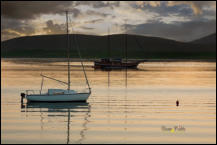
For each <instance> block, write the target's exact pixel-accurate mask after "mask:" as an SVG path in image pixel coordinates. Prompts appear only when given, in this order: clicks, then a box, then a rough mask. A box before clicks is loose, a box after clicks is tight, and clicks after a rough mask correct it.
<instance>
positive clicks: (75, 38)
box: [74, 35, 91, 92]
mask: <svg viewBox="0 0 217 145" xmlns="http://www.w3.org/2000/svg"><path fill="white" fill-rule="evenodd" d="M74 40H75V44H76V49H77V51H78V55H79V57H80V59H81V66H82V70H83V72H84V76H85V79H86V83H87V85H88V88H89V91H90V92H91V88H90V85H89V82H88V79H87V74H86V72H85V69H84V64H83V59H82V58H81V53H80V50H79V48H78V47H79V46H78V42H77V37H76V35H74Z"/></svg>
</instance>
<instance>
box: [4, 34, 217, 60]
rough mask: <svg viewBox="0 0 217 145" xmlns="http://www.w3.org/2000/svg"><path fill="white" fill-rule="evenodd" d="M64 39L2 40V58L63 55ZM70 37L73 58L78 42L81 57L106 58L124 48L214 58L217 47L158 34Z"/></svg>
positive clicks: (138, 54)
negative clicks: (178, 40)
mask: <svg viewBox="0 0 217 145" xmlns="http://www.w3.org/2000/svg"><path fill="white" fill-rule="evenodd" d="M66 38H67V37H66V35H39V36H26V37H20V38H15V39H11V40H7V41H4V42H2V43H1V57H66V56H67V55H66V52H67V51H66V42H67V39H66ZM69 39H70V56H71V57H74V58H75V57H78V51H77V48H76V46H77V45H78V47H79V50H80V52H81V54H82V57H83V58H103V57H108V56H109V53H110V56H111V57H113V58H123V57H125V50H126V49H127V54H128V57H129V58H215V57H216V55H215V52H216V46H212V47H211V46H210V45H207V46H209V47H207V46H206V44H203V45H200V44H198V43H195V42H191V43H184V42H177V41H174V40H169V39H163V38H159V37H146V36H139V35H124V34H117V35H110V36H109V37H108V36H94V35H81V34H71V35H70V36H69ZM75 39H76V41H75ZM108 40H109V41H108ZM125 40H126V41H125ZM201 41H202V39H201ZM109 46H110V47H109ZM126 46H127V48H126ZM125 48H126V49H125Z"/></svg>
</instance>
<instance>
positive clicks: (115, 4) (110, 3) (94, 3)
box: [74, 1, 120, 9]
mask: <svg viewBox="0 0 217 145" xmlns="http://www.w3.org/2000/svg"><path fill="white" fill-rule="evenodd" d="M74 5H75V6H78V5H88V6H92V7H93V8H105V7H109V8H111V9H113V8H115V7H119V5H120V2H119V1H76V2H75V3H74Z"/></svg>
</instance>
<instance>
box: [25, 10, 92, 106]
mask: <svg viewBox="0 0 217 145" xmlns="http://www.w3.org/2000/svg"><path fill="white" fill-rule="evenodd" d="M66 28H67V50H68V52H67V54H68V82H63V81H60V80H57V79H54V78H51V77H48V76H45V75H42V74H41V77H42V82H41V90H38V91H34V90H26V93H21V102H22V103H23V99H24V98H26V99H27V101H28V102H32V101H37V102H72V101H78V102H83V101H86V100H87V99H88V97H89V96H90V94H91V88H90V85H89V82H88V79H87V75H86V72H85V69H84V65H83V62H82V59H81V55H80V51H79V49H78V54H79V56H80V59H81V65H82V70H83V72H84V76H85V79H86V84H87V86H88V91H86V92H85V91H84V92H77V91H75V90H71V89H70V56H69V52H70V50H69V34H68V11H66ZM44 78H48V79H51V80H55V81H57V82H59V83H62V84H65V85H67V86H68V88H67V89H48V91H47V92H46V93H42V87H43V81H44Z"/></svg>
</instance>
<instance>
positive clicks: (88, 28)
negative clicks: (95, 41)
mask: <svg viewBox="0 0 217 145" xmlns="http://www.w3.org/2000/svg"><path fill="white" fill-rule="evenodd" d="M80 28H81V29H85V30H93V29H95V28H90V27H85V26H82V27H80Z"/></svg>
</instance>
